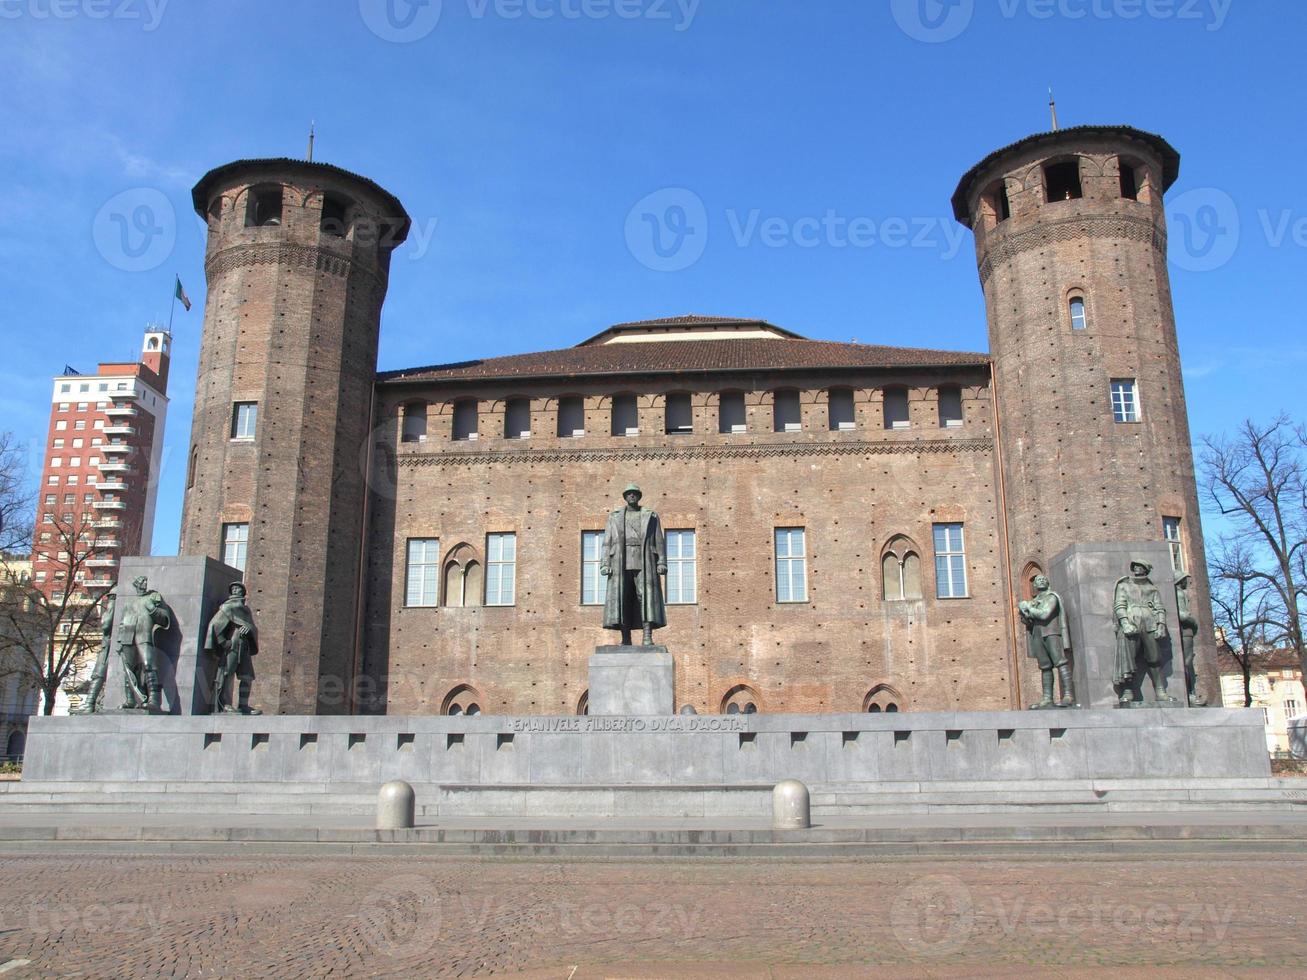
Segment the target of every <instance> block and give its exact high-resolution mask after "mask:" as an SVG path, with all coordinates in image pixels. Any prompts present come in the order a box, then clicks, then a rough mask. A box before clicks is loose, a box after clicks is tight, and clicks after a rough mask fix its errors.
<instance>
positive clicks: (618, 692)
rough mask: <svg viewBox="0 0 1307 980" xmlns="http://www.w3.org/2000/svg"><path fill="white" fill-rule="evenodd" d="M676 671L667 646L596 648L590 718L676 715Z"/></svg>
mask: <svg viewBox="0 0 1307 980" xmlns="http://www.w3.org/2000/svg"><path fill="white" fill-rule="evenodd" d="M673 669H674V668H673V666H672V655H671V654H670V653H668V652H667V648H666V647H664V646H652V647H646V646H601V647H596V648H595V652H594V654H593V656H591V657H590V709H589V710H590V714H592V715H670V714H674V713H675V710H676V687H675V684H674V683H673V677H674V674H673Z"/></svg>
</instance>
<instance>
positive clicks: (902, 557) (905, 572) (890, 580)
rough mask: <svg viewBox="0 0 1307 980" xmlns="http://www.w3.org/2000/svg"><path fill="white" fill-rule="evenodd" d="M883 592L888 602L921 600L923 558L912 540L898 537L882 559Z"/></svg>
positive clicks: (891, 541) (886, 547) (882, 555)
mask: <svg viewBox="0 0 1307 980" xmlns="http://www.w3.org/2000/svg"><path fill="white" fill-rule="evenodd" d="M880 569H881V590H882V593H881V594H882V595H884V597H885V600H886V601H887V602H901V601H905V600H910V599H920V598H921V557H920V553H919V551H918V549H917V546H916V545H915V544H913V542H912V540H911V539H910V538H907V537H904V536H903V535H901V534H900V535H897V536H895V537H894V538H892V539H891V540H890V542H889V544H887V545H886V546H885V550H884V552H883V553H882V554H881V559H880Z"/></svg>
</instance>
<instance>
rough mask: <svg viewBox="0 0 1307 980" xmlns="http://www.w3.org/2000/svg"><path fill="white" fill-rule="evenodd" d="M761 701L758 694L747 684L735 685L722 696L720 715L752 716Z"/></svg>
mask: <svg viewBox="0 0 1307 980" xmlns="http://www.w3.org/2000/svg"><path fill="white" fill-rule="evenodd" d="M760 703H761V699H760V698H759V697H758V692H757V691H755V690H754V689H753V688H752V687H750V686H749V685H748V684H736V685H735V686H734V687H732V688H731V689H730V690H729V691H727V692H726V693H725V694H724V695H723V696H722V702H721V709H720V710H721V714H724V715H752V714H757V712H758V705H759V704H760Z"/></svg>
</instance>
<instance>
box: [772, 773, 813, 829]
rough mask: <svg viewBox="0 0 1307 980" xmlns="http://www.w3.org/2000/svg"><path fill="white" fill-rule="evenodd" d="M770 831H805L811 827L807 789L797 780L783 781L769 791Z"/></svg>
mask: <svg viewBox="0 0 1307 980" xmlns="http://www.w3.org/2000/svg"><path fill="white" fill-rule="evenodd" d="M771 826H772V830H807V829H808V828H809V827H811V826H812V812H811V809H810V807H809V803H808V787H806V786H804V785H803V783H801V782H799V781H798V780H797V779H783V780H781V781H780V782H779V783H777V784H776V788H775V789H773V790H772V791H771Z"/></svg>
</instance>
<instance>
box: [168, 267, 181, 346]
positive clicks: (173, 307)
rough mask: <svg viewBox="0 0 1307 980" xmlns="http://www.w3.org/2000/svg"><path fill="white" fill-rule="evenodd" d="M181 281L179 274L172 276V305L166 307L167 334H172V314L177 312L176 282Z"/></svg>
mask: <svg viewBox="0 0 1307 980" xmlns="http://www.w3.org/2000/svg"><path fill="white" fill-rule="evenodd" d="M179 282H181V277H180V276H175V275H174V276H173V283H172V305H171V306H169V307H168V336H170V337H171V336H172V315H173V314H174V313H175V312H177V284H178V283H179Z"/></svg>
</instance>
